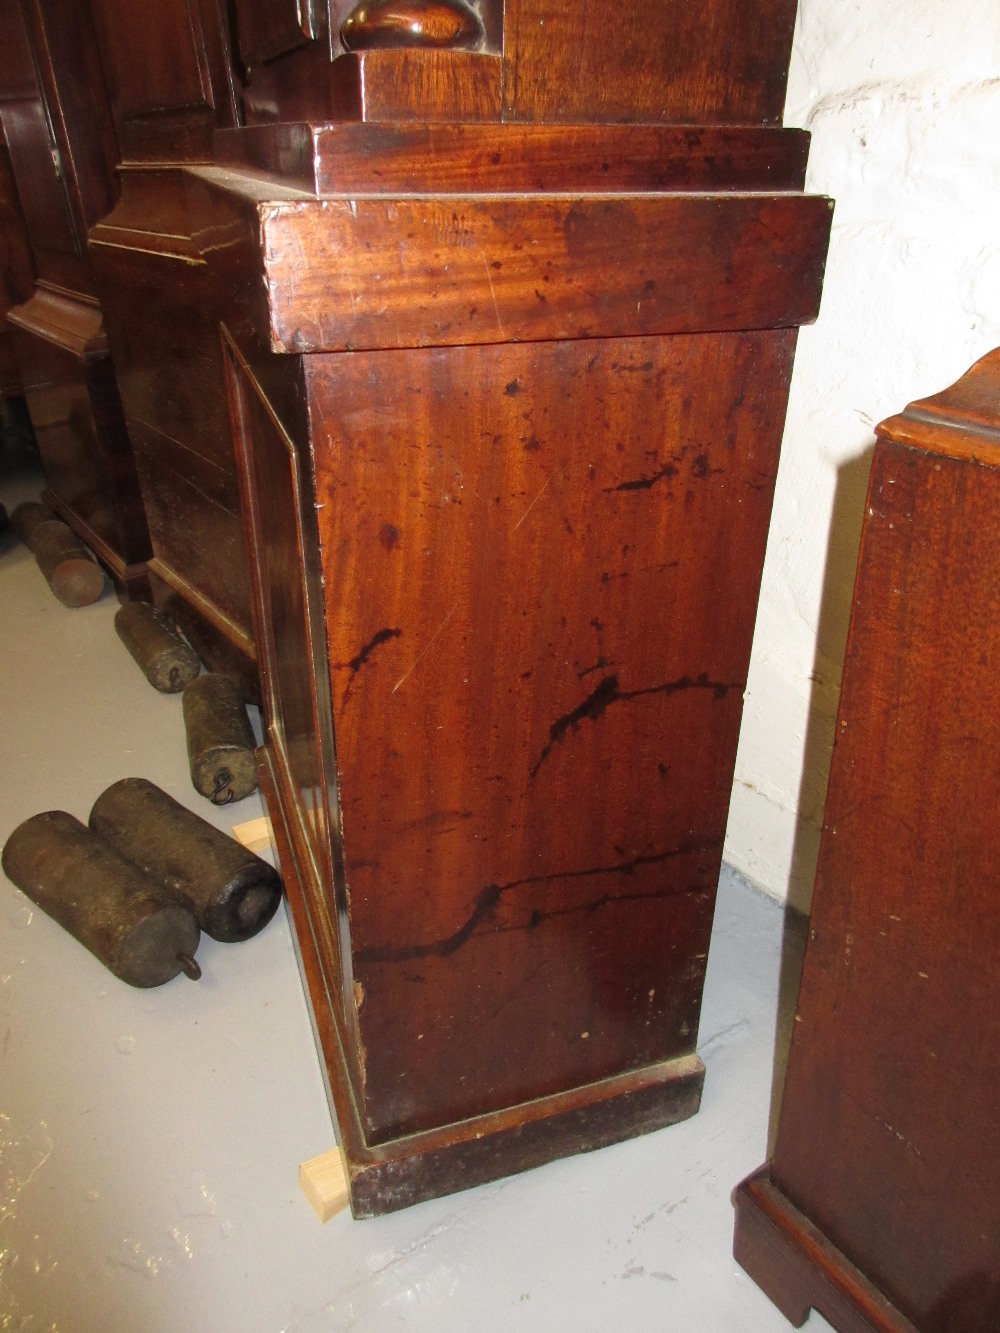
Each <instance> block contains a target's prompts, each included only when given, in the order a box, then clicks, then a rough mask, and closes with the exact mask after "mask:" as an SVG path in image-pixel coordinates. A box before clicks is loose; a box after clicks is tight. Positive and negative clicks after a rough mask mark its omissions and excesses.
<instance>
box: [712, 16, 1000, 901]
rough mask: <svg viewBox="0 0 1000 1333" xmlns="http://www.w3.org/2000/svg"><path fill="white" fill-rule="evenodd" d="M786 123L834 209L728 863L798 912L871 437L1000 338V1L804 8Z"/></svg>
mask: <svg viewBox="0 0 1000 1333" xmlns="http://www.w3.org/2000/svg"><path fill="white" fill-rule="evenodd" d="M785 121H786V124H788V125H796V126H802V127H804V128H806V129H809V130H811V131H812V135H813V140H812V151H811V157H810V167H809V177H808V183H807V184H808V189H809V190H811V191H814V192H817V193H823V194H829V195H831V196H832V197H833V198H834V199H835V200H836V213H835V216H834V226H833V237H832V241H831V247H830V256H829V262H828V266H827V276H826V286H825V290H824V295H823V305H822V309H821V312H820V316H819V321H818V323H817V324H816V325H815V326H814V327H812V328H808V329H804V330H803V331H802V334H801V336H800V341H799V347H798V355H797V360H796V365H795V371H794V375H793V379H792V393H791V401H790V404H789V412H788V421H787V426H786V431H785V442H784V451H783V457H782V463H781V469H780V472H779V476H778V486H777V493H776V497H775V508H774V517H773V520H772V525H771V535H770V541H769V544H768V553H767V561H766V564H765V569H764V582H763V589H762V594H761V603H760V612H759V616H758V622H757V632H756V636H755V640H754V652H753V660H752V663H751V669H750V679H749V684H748V689H747V699H746V711H745V714H744V723H743V732H742V737H741V741H740V750H739V756H738V759H737V768H736V783H735V787H734V791H733V801H732V807H731V812H730V820H729V831H728V837H727V842H726V856H727V859H728V860H729V861H730V862H731V863H732V864H734V865H735V866H736V867H737V868H738V869H740V870H741V871H742V872H743V873H744V874H746V875H747V876H748V877H749V878H751V879H752V880H754V881H755V882H756V883H757V884H758V885H759V886H760V887H762V888H764V889H765V890H767V891H768V892H770V893H772V894H773V895H775V896H776V897H779V898H784V897H788V898H790V899H791V901H792V902H793V903H795V904H796V905H797V906H800V907H805V906H807V904H808V901H809V896H810V893H811V889H812V880H813V875H814V872H815V861H816V854H817V851H818V843H819V831H820V826H821V821H822V809H823V800H824V797H825V792H826V782H827V775H828V771H829V761H830V748H831V745H832V740H833V724H834V715H835V712H836V707H837V698H838V692H839V688H840V676H841V668H842V662H843V651H844V639H845V636H846V633H847V623H848V618H849V614H850V602H851V591H852V587H853V580H854V570H855V564H856V561H857V547H858V540H859V537H860V530H861V521H862V516H863V512H864V501H865V488H866V485H867V479H868V469H869V463H870V453H871V446H872V445H873V443H874V436H873V433H872V428H873V427H874V426H875V425H876V424H877V423H878V422H879V421H881V420H883V419H884V418H886V417H888V416H890V415H892V414H893V413H894V412H897V411H899V410H900V409H901V408H902V407H904V406H905V404H906V403H908V402H910V401H912V400H913V399H914V398H923V397H926V396H927V395H928V394H931V393H934V392H937V391H938V390H940V389H943V388H944V387H945V386H946V385H948V384H951V383H953V382H954V381H955V380H956V379H957V378H958V377H959V376H960V375H961V374H962V373H963V372H964V371H965V370H967V369H968V367H969V366H970V365H971V364H972V363H973V362H974V361H976V360H977V359H978V358H979V357H980V356H983V355H984V354H985V353H986V352H988V351H990V350H991V349H992V348H994V347H996V346H998V345H1000V0H867V2H866V3H860V2H859V0H800V5H799V16H798V22H797V26H796V33H795V42H794V46H793V51H792V66H791V74H790V79H789V90H788V100H787V105H786V112H785Z"/></svg>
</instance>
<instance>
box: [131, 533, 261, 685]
mask: <svg viewBox="0 0 1000 1333" xmlns="http://www.w3.org/2000/svg"><path fill="white" fill-rule="evenodd" d="M148 568H149V572H150V573H151V574H152V575H154V576H155V577H156V578H158V579H160V580H161V582H163V583H165V584H166V585H167V587H168V588H170V589H171V591H173V592H175V593H176V594H177V595H178V597H180V598H181V599H182V601H185V602H187V603H188V605H189V606H191V607H192V608H193V609H194V610H195V612H196V613H197V614H198V615H199V616H201V618H202V619H203V620H205V621H207V622H208V623H209V624H210V625H211V626H212V627H213V628H214V629H216V630H217V631H218V633H219V634H220V635H222V637H223V638H224V639H226V640H228V641H229V643H231V644H232V645H233V647H234V648H236V649H237V651H238V652H240V653H242V654H243V655H244V657H246V659H247V661H248V662H254V663H255V662H256V661H257V650H256V648H255V647H254V642H253V640H252V639H251V638H250V636H249V634H247V633H246V631H245V630H243V629H241V628H240V626H239V625H237V623H236V621H235V620H231V619H230V618H229V616H227V615H226V614H225V612H224V611H221V610H220V609H219V607H217V606H216V605H215V603H214V602H210V601H209V600H208V598H207V597H205V596H204V594H202V593H200V592H199V591H198V589H197V588H195V587H194V586H193V585H192V584H190V583H188V581H187V579H185V578H184V577H183V575H181V574H178V572H177V571H176V569H172V568H171V567H170V565H167V564H165V563H164V561H162V560H161V559H160V558H159V557H158V556H154V557H153V559H152V560H150V562H149V566H148Z"/></svg>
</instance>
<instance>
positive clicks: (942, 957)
mask: <svg viewBox="0 0 1000 1333" xmlns="http://www.w3.org/2000/svg"><path fill="white" fill-rule="evenodd" d="M998 402H1000V352H993V353H991V355H990V356H989V357H987V358H985V359H984V360H983V361H981V362H980V363H979V364H978V365H977V366H976V367H974V368H973V370H972V371H971V372H970V374H969V376H967V377H966V379H963V380H961V381H959V383H958V384H957V385H956V386H953V388H952V389H951V390H949V391H947V392H946V393H945V394H941V395H938V396H937V397H936V398H933V399H930V400H928V401H925V402H921V403H917V404H914V405H912V406H911V407H910V408H909V409H907V411H906V412H905V413H904V414H903V415H902V416H901V417H897V418H894V419H893V420H891V421H889V422H887V423H885V424H884V425H883V426H881V427H880V428H879V430H878V437H879V438H878V442H877V444H876V448H875V456H874V461H873V467H872V474H871V483H870V489H869V496H868V510H867V515H866V520H865V525H864V530H863V536H862V545H861V553H860V557H859V563H858V577H857V583H856V586H855V601H854V612H853V615H852V620H851V628H850V634H849V639H848V647H847V657H846V665H845V674H844V683H843V687H842V690H841V699H840V708H839V712H838V727H837V738H836V744H835V748H834V754H833V764H832V769H831V777H830V788H829V794H828V797H827V805H826V813H825V821H824V833H823V840H822V845H821V851H820V859H819V867H818V871H817V878H816V889H815V896H814V903H813V911H812V918H811V932H810V941H809V946H808V949H807V953H806V959H805V964H804V969H803V974H802V983H801V988H800V993H799V1008H798V1014H797V1022H796V1027H795V1034H794V1038H793V1043H792V1049H791V1055H790V1059H789V1066H788V1074H787V1078H786V1082H785V1090H784V1097H783V1102H782V1111H781V1119H780V1123H779V1127H778V1134H777V1140H776V1147H775V1155H774V1161H773V1163H772V1164H771V1168H770V1171H769V1173H768V1179H769V1181H770V1182H771V1184H772V1185H773V1188H774V1190H775V1191H777V1192H778V1194H779V1195H780V1196H781V1197H782V1198H784V1199H786V1200H787V1201H788V1204H789V1206H790V1208H791V1209H793V1210H798V1212H799V1213H801V1214H802V1215H803V1216H804V1217H805V1218H806V1219H808V1222H809V1225H810V1226H811V1227H812V1228H815V1229H816V1230H817V1231H818V1232H819V1233H820V1235H821V1236H822V1237H823V1238H824V1241H825V1242H826V1244H827V1245H828V1247H829V1250H828V1252H826V1253H822V1254H820V1255H819V1257H818V1258H816V1259H815V1260H812V1259H810V1260H809V1262H810V1263H811V1264H812V1265H813V1267H814V1268H815V1269H816V1271H817V1274H818V1275H819V1276H818V1277H817V1278H816V1280H815V1283H814V1284H813V1285H810V1281H809V1275H808V1273H805V1274H803V1272H802V1271H801V1267H802V1255H803V1254H804V1253H805V1241H804V1240H803V1239H802V1234H804V1233H803V1232H802V1229H801V1228H796V1227H794V1226H789V1227H788V1228H786V1229H787V1230H788V1232H789V1234H790V1235H791V1237H792V1239H791V1241H790V1242H789V1244H790V1246H791V1250H792V1254H791V1255H785V1256H778V1257H777V1258H771V1259H769V1258H768V1257H767V1255H766V1254H765V1253H764V1252H762V1251H759V1250H757V1249H755V1247H754V1246H753V1244H752V1243H751V1244H750V1245H749V1247H748V1254H749V1263H748V1266H749V1267H750V1268H751V1272H755V1270H756V1268H757V1266H759V1271H760V1273H761V1280H762V1283H763V1284H764V1285H765V1288H767V1286H768V1284H769V1283H771V1282H772V1281H776V1282H778V1283H780V1282H781V1273H782V1271H783V1270H784V1269H785V1268H786V1267H787V1266H788V1265H792V1264H798V1265H799V1268H800V1272H799V1277H798V1282H799V1286H800V1288H801V1290H802V1291H803V1292H804V1295H805V1297H806V1298H807V1305H808V1298H809V1297H811V1295H812V1294H813V1291H814V1290H815V1289H818V1287H817V1286H816V1284H818V1283H819V1281H820V1280H823V1281H826V1280H827V1279H826V1277H825V1276H824V1275H826V1274H829V1273H833V1274H835V1275H836V1274H837V1273H838V1272H840V1270H841V1269H842V1268H843V1266H844V1264H845V1262H846V1264H849V1265H853V1266H855V1267H856V1268H857V1269H858V1270H860V1271H861V1272H862V1273H863V1274H864V1275H865V1278H866V1280H867V1281H868V1283H870V1284H872V1285H873V1286H874V1287H875V1288H876V1289H877V1291H878V1292H879V1293H880V1295H881V1297H882V1298H883V1300H884V1301H885V1302H887V1303H888V1305H889V1306H890V1307H891V1309H892V1311H893V1312H894V1313H893V1318H892V1319H891V1320H889V1321H888V1322H886V1323H885V1324H879V1325H878V1327H886V1328H891V1329H894V1330H895V1329H900V1328H910V1327H911V1325H912V1326H914V1327H916V1328H919V1329H921V1330H922V1331H923V1333H945V1331H946V1330H953V1329H958V1328H961V1329H962V1330H963V1333H987V1330H993V1329H995V1328H996V1327H997V1320H998V1318H1000V1282H998V1278H997V1274H998V1272H1000V1202H998V1200H1000V1169H998V1158H997V1154H996V1152H995V1149H994V1144H993V1140H992V1132H993V1126H994V1125H995V1124H996V1123H997V1121H998V1118H1000V1082H998V1079H997V1069H998V1053H1000V1017H998V1012H997V1006H996V1003H995V976H996V965H997V959H998V958H1000V917H998V914H997V910H996V909H997V880H996V860H997V854H998V850H1000V840H998V834H997V823H996V794H997V792H998V791H1000V632H998V628H997V627H998V625H1000V547H998V543H997V514H998V513H1000V413H998V411H997V403H998ZM741 1197H742V1196H741ZM749 1203H753V1199H749ZM838 1256H840V1257H838ZM837 1326H838V1327H841V1325H840V1324H839V1323H838V1324H837ZM843 1327H844V1328H845V1329H846V1328H853V1327H858V1328H860V1327H867V1325H862V1324H861V1323H857V1324H855V1323H851V1322H845V1323H844V1324H843Z"/></svg>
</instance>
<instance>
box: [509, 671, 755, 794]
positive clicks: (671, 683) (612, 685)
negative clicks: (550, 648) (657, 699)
mask: <svg viewBox="0 0 1000 1333" xmlns="http://www.w3.org/2000/svg"><path fill="white" fill-rule="evenodd" d="M742 688H743V684H742V682H739V681H719V680H710V679H709V678H708V675H707V673H706V672H704V671H702V672H701V673H700V674H699V675H697V676H681V677H679V678H678V679H677V680H668V681H665V682H664V683H663V684H662V685H647V686H645V687H644V688H643V689H639V690H619V688H618V677H617V675H613V676H605V677H604V679H603V680H602V681H601V683H600V684H599V685H598V686H597V687H596V689H594V690H593V691H592V692H591V693H590V694H588V695H587V697H586V699H584V700H583V702H582V703H580V704H577V706H576V707H575V708H574V709H572V710H571V711H570V712H568V713H564V714H563V716H562V717H560V718H557V719H556V720H555V722H553V723H552V726H551V727H550V728H549V739H548V742H547V744H546V746H545V748H544V750H542V753H541V754H540V755H539V756H538V759H537V761H536V762H535V764H534V766H533V767H532V769H531V776H532V777H535V776H537V774H538V770H539V769H540V768H541V766H542V764H544V763H545V760H546V759H547V758H548V757H549V754H550V753H551V751H552V747H553V746H554V745H558V744H559V743H560V742H561V741H562V740H564V739H565V736H566V733H567V732H569V731H575V730H576V728H577V727H578V726H579V724H580V723H581V722H583V721H585V720H587V721H590V722H596V721H597V719H598V718H599V717H601V716H602V714H603V713H604V712H606V710H607V709H608V708H610V707H611V705H612V704H615V703H624V702H626V701H628V700H630V699H639V698H642V697H643V696H645V695H650V694H677V693H679V692H680V691H681V690H711V691H712V694H713V695H714V696H715V698H716V699H724V698H725V697H726V695H727V694H728V693H729V692H730V690H737V689H742Z"/></svg>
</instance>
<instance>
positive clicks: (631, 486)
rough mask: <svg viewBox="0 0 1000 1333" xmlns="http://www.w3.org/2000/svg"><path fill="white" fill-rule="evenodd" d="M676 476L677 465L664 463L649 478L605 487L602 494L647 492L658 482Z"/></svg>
mask: <svg viewBox="0 0 1000 1333" xmlns="http://www.w3.org/2000/svg"><path fill="white" fill-rule="evenodd" d="M676 476H677V464H676V463H674V462H670V463H665V464H664V465H663V467H661V468H660V470H659V471H658V472H654V473H653V474H652V476H649V477H636V478H635V479H634V480H632V481H622V482H619V483H618V485H617V486H605V487H604V494H605V495H611V494H613V493H614V492H615V491H648V490H650V489H652V487H653V486H655V485H656V483H657V482H658V481H663V480H665V479H666V478H668V477H676Z"/></svg>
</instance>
